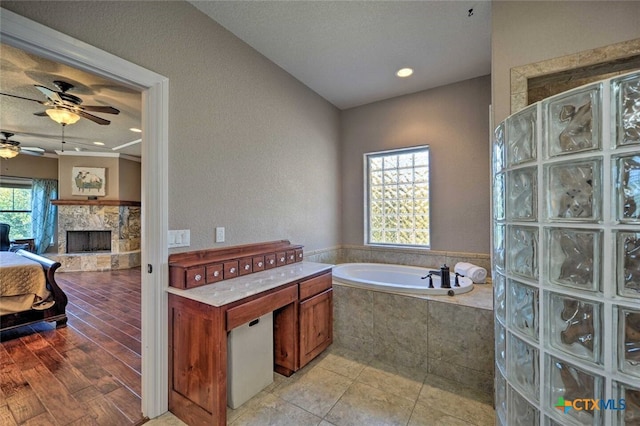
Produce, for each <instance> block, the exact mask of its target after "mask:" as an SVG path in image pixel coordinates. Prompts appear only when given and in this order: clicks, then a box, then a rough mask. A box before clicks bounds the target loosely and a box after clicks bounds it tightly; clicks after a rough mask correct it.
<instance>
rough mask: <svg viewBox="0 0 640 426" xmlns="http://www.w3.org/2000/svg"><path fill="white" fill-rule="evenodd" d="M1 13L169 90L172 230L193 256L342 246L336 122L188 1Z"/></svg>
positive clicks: (22, 5) (20, 6)
mask: <svg viewBox="0 0 640 426" xmlns="http://www.w3.org/2000/svg"><path fill="white" fill-rule="evenodd" d="M2 7H4V8H6V9H9V10H12V11H14V12H16V13H18V14H21V15H23V16H25V17H27V18H30V19H32V20H35V21H37V22H40V23H42V24H44V25H46V26H49V27H51V28H53V29H56V30H58V31H61V32H63V33H66V34H68V35H70V36H72V37H75V38H77V39H79V40H82V41H84V42H87V43H89V44H91V45H94V46H96V47H99V48H101V49H103V50H106V51H108V52H110V53H112V54H115V55H117V56H120V57H122V58H124V59H126V60H128V61H131V62H133V63H136V64H138V65H140V66H143V67H145V68H148V69H150V70H152V71H155V72H157V73H158V74H161V75H164V76H166V77H168V78H169V80H170V88H169V137H170V140H169V227H170V228H171V229H187V228H188V229H191V246H190V247H188V248H184V249H181V250H194V249H202V248H209V247H214V246H215V245H216V244H215V243H214V227H215V226H224V227H226V237H227V240H226V243H225V244H224V245H234V244H242V243H248V242H259V241H269V240H275V239H281V238H285V239H290V240H291V241H292V242H294V243H298V244H304V245H305V247H306V249H307V250H314V249H320V248H327V247H333V246H336V245H338V244H339V243H340V185H339V177H340V169H339V139H338V138H339V112H338V110H337V109H336V108H335V107H333V106H332V105H330V104H329V103H328V102H326V101H325V100H324V99H322V98H321V97H320V96H318V95H317V94H315V93H314V92H312V91H311V90H310V89H308V88H307V87H306V86H304V85H302V84H301V83H300V82H299V81H297V80H295V79H294V78H293V77H292V76H290V75H289V74H287V73H285V72H284V71H283V70H282V69H281V68H279V67H278V66H276V65H275V64H273V63H272V62H270V61H268V60H267V59H266V58H264V57H263V56H262V55H260V54H259V53H257V52H256V51H255V50H253V49H252V48H250V47H249V46H248V45H246V44H245V43H243V42H242V41H240V40H239V39H237V38H236V37H235V36H234V35H232V34H231V33H230V32H228V31H227V30H225V29H224V28H222V27H221V26H220V25H218V24H217V23H215V22H214V21H212V20H211V19H210V18H208V17H207V16H205V15H204V14H202V13H201V12H199V11H198V10H197V9H195V8H194V7H193V6H191V5H190V4H188V3H186V2H172V1H162V2H153V1H150V2H147V1H144V2H143V1H131V2H127V1H124V2H111V1H91V2H66V1H61V2H58V1H46V2H10V1H3V2H2Z"/></svg>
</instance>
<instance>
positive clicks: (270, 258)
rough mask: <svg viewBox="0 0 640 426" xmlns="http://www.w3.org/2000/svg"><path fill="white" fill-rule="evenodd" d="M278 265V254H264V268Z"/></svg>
mask: <svg viewBox="0 0 640 426" xmlns="http://www.w3.org/2000/svg"><path fill="white" fill-rule="evenodd" d="M275 267H276V254H275V253H272V254H267V255H265V256H264V269H271V268H275Z"/></svg>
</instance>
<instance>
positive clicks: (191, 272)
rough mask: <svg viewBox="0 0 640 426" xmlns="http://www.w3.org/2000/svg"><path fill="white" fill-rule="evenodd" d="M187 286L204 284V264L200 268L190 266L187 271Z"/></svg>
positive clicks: (185, 276)
mask: <svg viewBox="0 0 640 426" xmlns="http://www.w3.org/2000/svg"><path fill="white" fill-rule="evenodd" d="M184 278H185V286H184V287H185V288H192V287H198V286H200V285H204V283H205V275H204V266H200V267H198V268H189V269H187V270H186V271H185V275H184Z"/></svg>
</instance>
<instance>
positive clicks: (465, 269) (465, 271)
mask: <svg viewBox="0 0 640 426" xmlns="http://www.w3.org/2000/svg"><path fill="white" fill-rule="evenodd" d="M453 270H454V272H457V273H459V274H460V275H464V276H465V277H468V278H470V279H471V281H473V282H474V283H476V284H484V283H485V282H487V270H486V269H484V268H483V267H481V266H477V265H474V264H473V263H467V262H458V263H456V266H455V267H454V268H453Z"/></svg>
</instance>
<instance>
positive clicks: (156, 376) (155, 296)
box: [0, 8, 169, 418]
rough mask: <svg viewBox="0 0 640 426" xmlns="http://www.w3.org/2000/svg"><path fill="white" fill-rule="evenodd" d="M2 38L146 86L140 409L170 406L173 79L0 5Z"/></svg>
mask: <svg viewBox="0 0 640 426" xmlns="http://www.w3.org/2000/svg"><path fill="white" fill-rule="evenodd" d="M0 42H2V43H6V44H7V45H10V46H13V47H16V48H19V49H22V50H24V51H26V52H28V53H32V54H35V55H37V56H41V57H43V58H46V59H50V60H53V61H56V62H60V63H64V64H66V65H69V66H72V67H74V68H78V69H80V70H83V71H87V72H90V73H93V74H96V75H99V76H101V77H104V78H107V79H110V80H113V81H115V82H117V83H120V84H122V85H125V86H127V87H129V88H132V89H136V90H139V91H141V92H142V129H143V134H142V171H141V180H142V212H141V219H142V224H141V225H142V238H141V250H142V253H141V256H142V268H141V269H142V271H141V285H142V288H141V290H142V304H141V307H142V414H143V415H144V416H147V417H149V418H153V417H157V416H159V415H160V414H162V413H164V412H166V411H167V409H168V391H167V386H168V367H167V365H168V336H167V333H168V307H167V300H168V297H167V292H166V289H167V287H168V257H169V253H168V245H167V243H168V237H167V234H168V229H169V227H168V169H169V167H168V145H169V126H168V121H169V79H168V78H166V77H163V76H162V75H160V74H156V73H155V72H153V71H150V70H148V69H145V68H142V67H140V66H138V65H136V64H134V63H131V62H129V61H126V60H124V59H122V58H120V57H117V56H115V55H112V54H110V53H108V52H105V51H103V50H101V49H98V48H96V47H94V46H91V45H89V44H87V43H84V42H82V41H80V40H77V39H74V38H73V37H69V36H67V35H66V34H63V33H61V32H58V31H55V30H53V29H51V28H49V27H46V26H44V25H41V24H39V23H37V22H35V21H32V20H30V19H27V18H24V17H23V16H20V15H18V14H16V13H13V12H11V11H8V10H6V9H2V8H0Z"/></svg>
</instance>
